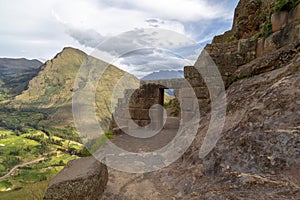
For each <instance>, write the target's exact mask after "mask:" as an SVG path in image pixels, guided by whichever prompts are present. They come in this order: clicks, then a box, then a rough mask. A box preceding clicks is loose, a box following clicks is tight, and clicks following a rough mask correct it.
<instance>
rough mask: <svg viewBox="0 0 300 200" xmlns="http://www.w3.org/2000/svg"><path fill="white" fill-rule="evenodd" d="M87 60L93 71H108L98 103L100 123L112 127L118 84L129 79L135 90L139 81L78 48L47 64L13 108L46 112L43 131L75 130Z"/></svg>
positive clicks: (62, 53)
mask: <svg viewBox="0 0 300 200" xmlns="http://www.w3.org/2000/svg"><path fill="white" fill-rule="evenodd" d="M87 60H88V62H89V64H90V65H91V66H89V67H95V66H96V67H97V68H98V69H99V68H100V69H101V70H102V69H105V68H106V67H107V68H106V70H105V71H104V73H103V74H102V76H101V80H100V81H99V85H98V87H97V93H96V102H95V103H96V106H97V109H96V110H97V116H98V119H99V121H100V123H102V124H103V125H104V126H106V127H108V125H109V120H110V118H111V113H112V109H113V107H111V98H112V93H113V92H112V91H113V90H114V87H115V86H116V84H117V83H118V81H119V80H120V79H121V77H123V76H125V75H126V78H127V82H128V83H131V84H132V86H137V85H138V83H139V81H138V79H137V78H135V77H134V76H133V75H130V74H128V73H127V72H125V71H122V70H120V69H119V68H117V67H115V66H113V65H109V64H108V63H106V62H104V61H101V60H99V59H96V58H93V57H91V56H88V55H87V54H85V53H84V52H82V51H80V50H78V49H74V48H64V49H63V51H62V52H60V53H59V54H57V55H56V56H55V58H54V59H52V60H50V61H47V62H46V63H45V64H44V65H43V66H42V69H41V71H40V72H39V74H38V75H37V76H36V77H35V78H33V79H32V80H31V81H30V82H29V86H28V90H26V91H24V92H23V93H22V94H21V95H19V96H17V97H16V98H15V100H14V101H13V102H12V103H11V105H12V106H13V107H14V108H18V109H20V108H21V109H27V110H28V109H29V110H39V111H41V110H42V111H45V112H46V113H47V119H45V120H43V121H41V122H40V123H39V124H38V127H39V128H41V127H46V128H48V129H52V128H56V129H60V128H63V129H72V128H73V127H74V123H73V115H72V94H73V92H74V88H73V87H74V80H75V77H76V75H77V72H78V70H79V68H80V67H81V65H82V64H84V63H86V62H87ZM124 89H125V88H124Z"/></svg>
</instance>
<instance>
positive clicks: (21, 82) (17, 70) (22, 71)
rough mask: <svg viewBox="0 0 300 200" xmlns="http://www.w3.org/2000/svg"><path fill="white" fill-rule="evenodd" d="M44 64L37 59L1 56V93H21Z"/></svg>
mask: <svg viewBox="0 0 300 200" xmlns="http://www.w3.org/2000/svg"><path fill="white" fill-rule="evenodd" d="M42 64H43V63H42V62H40V61H39V60H36V59H34V60H28V59H25V58H17V59H15V58H0V86H1V88H0V94H2V95H3V94H11V95H18V94H20V93H21V92H22V91H24V90H25V89H26V88H27V86H28V83H29V81H30V80H31V79H32V78H33V77H35V76H36V75H37V73H38V72H39V71H40V66H41V65H42Z"/></svg>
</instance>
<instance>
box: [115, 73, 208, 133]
mask: <svg viewBox="0 0 300 200" xmlns="http://www.w3.org/2000/svg"><path fill="white" fill-rule="evenodd" d="M191 75H192V74H191ZM202 85H203V86H205V84H204V83H203V84H202ZM164 89H174V90H175V91H176V92H175V95H176V98H177V99H178V101H179V103H180V105H181V106H180V107H181V113H180V116H181V120H182V122H183V123H184V122H188V121H189V120H191V119H192V118H193V117H194V116H195V114H197V112H195V111H196V109H197V110H198V104H197V103H198V102H197V98H199V99H200V100H201V101H203V102H204V99H207V97H208V96H209V94H208V93H207V92H205V91H207V90H204V89H205V88H204V87H201V85H199V87H195V92H194V91H193V89H191V88H189V82H188V81H186V80H185V79H169V80H153V81H141V86H140V88H139V89H137V90H126V91H125V96H124V98H122V99H119V100H118V101H119V102H118V106H117V108H116V110H115V113H114V114H113V122H112V126H111V129H112V131H113V133H115V134H121V133H123V132H124V131H126V130H128V129H135V128H138V126H141V127H145V126H148V125H149V124H151V127H149V128H151V129H157V128H159V127H162V123H163V117H164V113H163V109H162V107H153V106H154V105H157V104H158V105H161V106H163V102H164V101H163V100H164V99H163V98H164ZM202 89H203V92H205V93H202V92H201V90H202ZM195 94H196V96H197V98H195ZM205 105H207V102H205Z"/></svg>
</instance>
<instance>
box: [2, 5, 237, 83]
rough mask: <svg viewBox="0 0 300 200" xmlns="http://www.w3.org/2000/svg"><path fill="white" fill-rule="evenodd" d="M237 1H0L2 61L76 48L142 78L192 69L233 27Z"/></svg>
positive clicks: (47, 55) (46, 56) (48, 56)
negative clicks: (217, 37) (213, 41)
mask: <svg viewBox="0 0 300 200" xmlns="http://www.w3.org/2000/svg"><path fill="white" fill-rule="evenodd" d="M237 3H238V0H223V1H221V0H151V1H150V0H42V1H37V0H22V1H19V0H2V1H1V3H0V35H1V36H0V57H11V58H20V57H25V58H28V59H39V60H41V61H46V60H49V59H52V58H53V57H54V56H55V55H56V54H57V53H58V52H60V51H61V50H62V49H63V48H64V47H74V48H78V49H81V50H83V51H84V52H86V53H88V54H90V55H93V56H95V57H98V58H100V59H102V60H105V61H107V62H110V63H112V64H115V65H116V66H118V67H120V68H121V69H123V70H126V71H128V72H131V73H133V74H134V75H136V76H137V77H143V76H145V75H146V74H149V73H151V72H153V71H157V70H160V69H162V70H180V69H182V68H183V66H185V65H193V64H194V62H195V61H196V59H197V57H198V56H199V54H200V52H201V49H203V47H204V45H205V44H206V43H209V42H210V41H211V39H212V38H213V36H215V35H219V34H222V33H223V32H225V31H226V30H229V29H230V28H231V26H232V21H233V14H234V9H235V7H236V5H237Z"/></svg>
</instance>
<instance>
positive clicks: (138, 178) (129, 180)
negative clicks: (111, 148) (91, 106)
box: [102, 120, 179, 200]
mask: <svg viewBox="0 0 300 200" xmlns="http://www.w3.org/2000/svg"><path fill="white" fill-rule="evenodd" d="M171 123H179V121H177V122H176V120H175V121H174V120H173V121H172V122H171ZM173 125H174V124H173ZM171 127H176V126H172V124H171ZM177 131H178V129H176V128H174V129H170V128H169V129H163V130H162V131H161V132H160V133H158V134H157V135H155V136H153V137H151V138H147V139H140V138H135V137H131V136H129V135H126V134H124V135H118V136H116V137H114V138H113V139H112V140H111V141H112V142H113V143H114V144H115V145H117V146H118V147H120V148H122V149H125V150H127V151H129V152H152V151H154V150H157V149H160V148H162V147H164V146H165V145H167V144H168V143H169V142H170V141H172V139H173V138H174V136H175V135H176V134H177ZM108 174H109V180H108V184H107V189H106V190H105V192H104V194H103V197H102V199H103V200H109V199H114V200H140V199H145V200H147V199H149V200H160V199H162V200H169V199H170V200H172V199H176V195H177V193H178V191H177V190H176V189H174V188H169V187H167V186H166V185H165V184H164V182H163V181H162V180H161V177H160V175H159V173H157V172H150V173H143V174H131V173H126V172H121V171H117V170H115V169H112V168H108Z"/></svg>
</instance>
